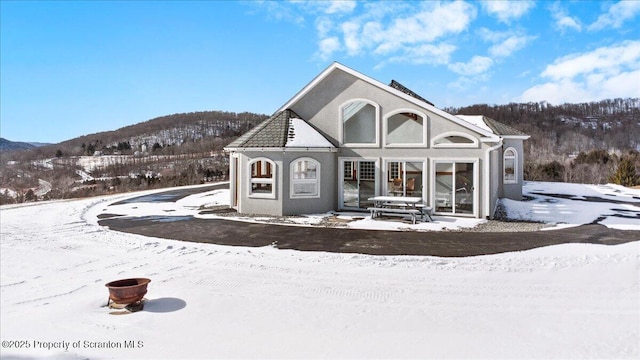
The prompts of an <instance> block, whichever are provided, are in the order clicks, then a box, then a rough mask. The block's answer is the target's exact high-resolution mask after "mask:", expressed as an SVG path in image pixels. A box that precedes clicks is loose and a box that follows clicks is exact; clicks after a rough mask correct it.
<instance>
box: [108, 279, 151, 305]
mask: <svg viewBox="0 0 640 360" xmlns="http://www.w3.org/2000/svg"><path fill="white" fill-rule="evenodd" d="M149 282H151V280H150V279H147V278H133V279H122V280H116V281H112V282H109V283H106V284H105V286H106V287H108V288H109V299H108V300H107V305H109V302H110V301H113V302H114V303H116V304H118V305H132V304H137V303H141V301H142V298H144V295H145V294H146V293H147V284H149Z"/></svg>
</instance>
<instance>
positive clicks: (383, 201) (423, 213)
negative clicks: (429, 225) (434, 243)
mask: <svg viewBox="0 0 640 360" xmlns="http://www.w3.org/2000/svg"><path fill="white" fill-rule="evenodd" d="M369 201H373V203H374V206H373V207H370V208H367V210H369V211H370V212H371V218H372V219H375V218H376V217H378V216H380V215H382V214H385V215H391V216H394V215H396V216H397V215H400V216H406V215H408V216H410V217H411V222H412V223H413V224H415V223H416V220H417V217H418V215H420V219H421V220H424V219H425V217H427V218H428V219H429V221H433V219H432V218H431V211H432V209H431V207H430V206H426V205H425V204H424V203H423V202H422V198H420V197H412V196H375V197H372V198H369Z"/></svg>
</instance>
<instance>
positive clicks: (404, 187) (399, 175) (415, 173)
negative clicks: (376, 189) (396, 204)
mask: <svg viewBox="0 0 640 360" xmlns="http://www.w3.org/2000/svg"><path fill="white" fill-rule="evenodd" d="M423 167H424V166H423V162H422V161H387V162H386V174H387V179H386V185H387V187H386V195H388V196H415V197H422V194H423V188H424V186H423V180H422V179H423V177H422V169H423Z"/></svg>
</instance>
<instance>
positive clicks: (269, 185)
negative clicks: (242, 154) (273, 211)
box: [249, 158, 276, 199]
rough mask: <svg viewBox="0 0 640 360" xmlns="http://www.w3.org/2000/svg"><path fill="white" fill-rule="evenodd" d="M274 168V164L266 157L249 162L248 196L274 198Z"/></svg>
mask: <svg viewBox="0 0 640 360" xmlns="http://www.w3.org/2000/svg"><path fill="white" fill-rule="evenodd" d="M275 170H276V164H275V163H274V162H273V161H271V160H269V159H266V158H258V159H254V160H252V161H251V162H249V173H250V174H251V181H250V188H249V196H250V197H257V198H260V197H262V198H271V199H273V198H275Z"/></svg>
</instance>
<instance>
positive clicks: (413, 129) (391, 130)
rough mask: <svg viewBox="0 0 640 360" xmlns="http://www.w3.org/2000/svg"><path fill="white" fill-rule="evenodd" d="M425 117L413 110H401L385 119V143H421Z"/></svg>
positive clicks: (423, 134) (422, 141)
mask: <svg viewBox="0 0 640 360" xmlns="http://www.w3.org/2000/svg"><path fill="white" fill-rule="evenodd" d="M424 138H425V119H424V117H423V116H422V115H418V114H416V113H415V112H413V111H401V112H397V113H395V114H392V115H391V116H389V117H387V118H386V120H385V144H386V145H423V144H424Z"/></svg>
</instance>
